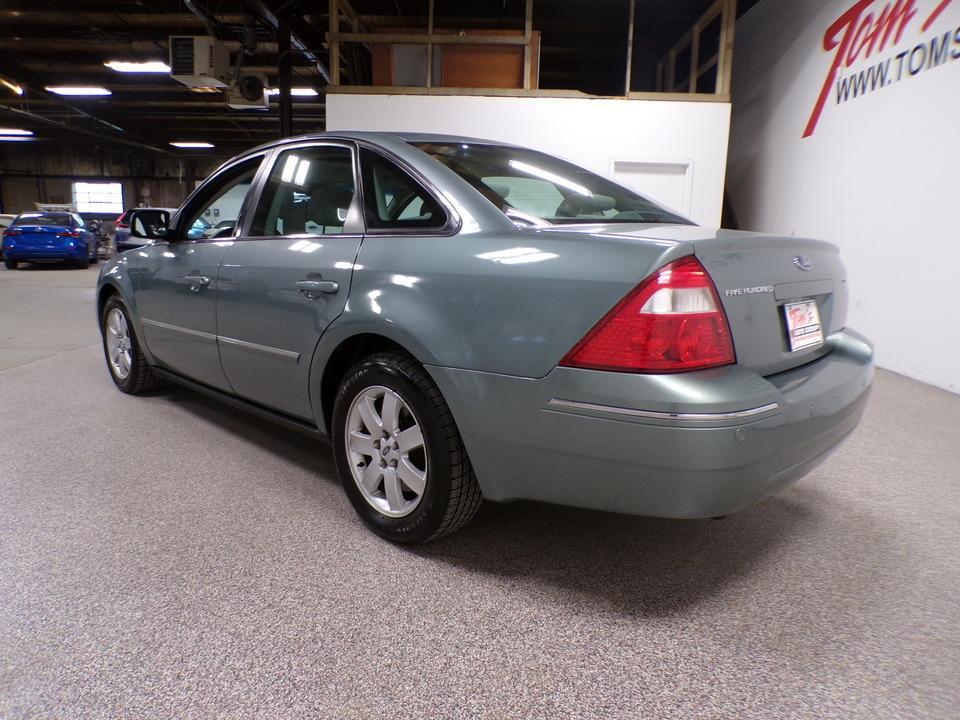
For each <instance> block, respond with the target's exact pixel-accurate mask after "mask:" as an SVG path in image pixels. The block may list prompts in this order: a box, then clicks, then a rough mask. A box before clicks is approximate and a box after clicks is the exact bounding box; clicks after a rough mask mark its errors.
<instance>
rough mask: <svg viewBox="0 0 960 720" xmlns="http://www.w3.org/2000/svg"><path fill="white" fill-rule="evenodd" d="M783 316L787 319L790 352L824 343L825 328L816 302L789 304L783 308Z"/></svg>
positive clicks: (806, 301)
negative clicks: (821, 323) (821, 322)
mask: <svg viewBox="0 0 960 720" xmlns="http://www.w3.org/2000/svg"><path fill="white" fill-rule="evenodd" d="M783 314H784V315H785V316H786V319H787V336H788V337H789V339H790V352H794V351H795V350H802V349H803V348H808V347H812V346H814V345H819V344H820V343H822V342H823V328H822V327H821V325H820V310H819V309H818V308H817V301H816V300H804V301H803V302H794V303H787V304H786V305H784V306H783Z"/></svg>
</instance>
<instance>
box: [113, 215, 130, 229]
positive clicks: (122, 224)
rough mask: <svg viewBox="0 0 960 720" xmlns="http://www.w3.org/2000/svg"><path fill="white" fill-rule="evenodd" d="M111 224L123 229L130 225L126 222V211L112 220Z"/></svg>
mask: <svg viewBox="0 0 960 720" xmlns="http://www.w3.org/2000/svg"><path fill="white" fill-rule="evenodd" d="M113 226H114V227H118V228H123V229H124V230H126V229H127V228H128V227H130V224H129V223H128V222H127V213H123V214H122V215H121V216H120V217H118V218H117V219H116V220H114V221H113Z"/></svg>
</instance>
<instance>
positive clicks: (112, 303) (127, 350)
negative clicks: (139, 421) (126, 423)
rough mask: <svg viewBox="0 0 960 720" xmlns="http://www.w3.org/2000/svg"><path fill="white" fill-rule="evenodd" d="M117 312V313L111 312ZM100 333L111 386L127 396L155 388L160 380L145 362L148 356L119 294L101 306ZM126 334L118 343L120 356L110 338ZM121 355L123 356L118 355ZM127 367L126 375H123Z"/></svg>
mask: <svg viewBox="0 0 960 720" xmlns="http://www.w3.org/2000/svg"><path fill="white" fill-rule="evenodd" d="M114 313H117V314H118V315H114ZM100 335H101V339H102V344H103V355H104V357H105V359H106V361H107V370H108V371H109V372H110V377H111V378H112V379H113V383H114V385H116V386H117V388H118V389H120V391H121V392H125V393H127V394H128V395H141V394H143V393H147V392H151V391H153V390H156V389H157V388H158V387H160V385H161V384H162V382H163V381H162V380H161V379H160V378H159V377H157V376H156V374H155V373H154V372H153V370H152V369H151V368H150V366H149V365H148V364H147V358H146V357H145V356H144V354H143V351H142V350H141V349H140V341H139V339H138V338H137V335H136V333H135V332H134V329H133V323H132V322H131V320H130V311H129V310H127V306H126V304H124V302H123V300H121V299H120V297H119V296H118V295H112V296H111V297H110V298H109V299H108V300H107V302H106V303H104V306H103V312H102V313H101V315H100ZM120 337H125V338H126V342H123V343H121V344H120V346H119V348H120V350H121V355H119V356H118V355H117V354H116V350H117V348H118V346H117V345H115V344H113V341H112V338H120ZM121 356H122V357H121ZM124 368H126V374H124Z"/></svg>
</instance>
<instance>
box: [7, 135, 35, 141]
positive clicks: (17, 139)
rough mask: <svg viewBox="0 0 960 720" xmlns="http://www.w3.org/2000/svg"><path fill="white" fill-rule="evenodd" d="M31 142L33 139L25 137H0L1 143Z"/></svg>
mask: <svg viewBox="0 0 960 720" xmlns="http://www.w3.org/2000/svg"><path fill="white" fill-rule="evenodd" d="M31 140H33V138H32V137H24V136H23V135H0V142H30V141H31Z"/></svg>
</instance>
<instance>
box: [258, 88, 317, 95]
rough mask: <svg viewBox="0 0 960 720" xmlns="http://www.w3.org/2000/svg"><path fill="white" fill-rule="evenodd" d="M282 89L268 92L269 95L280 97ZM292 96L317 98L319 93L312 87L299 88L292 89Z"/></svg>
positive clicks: (271, 89)
mask: <svg viewBox="0 0 960 720" xmlns="http://www.w3.org/2000/svg"><path fill="white" fill-rule="evenodd" d="M279 94H280V88H270V89H269V90H267V95H279ZM290 94H291V95H296V96H297V97H316V96H317V95H319V93H318V92H317V91H316V90H314V89H313V88H312V87H297V88H290Z"/></svg>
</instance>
